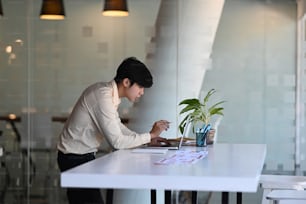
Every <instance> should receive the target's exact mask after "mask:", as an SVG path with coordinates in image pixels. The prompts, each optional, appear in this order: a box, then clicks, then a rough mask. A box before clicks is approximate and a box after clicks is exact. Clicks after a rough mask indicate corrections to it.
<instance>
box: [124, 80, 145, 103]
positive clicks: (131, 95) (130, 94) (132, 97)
mask: <svg viewBox="0 0 306 204" xmlns="http://www.w3.org/2000/svg"><path fill="white" fill-rule="evenodd" d="M143 94H144V87H142V86H140V85H138V84H137V83H134V84H133V85H132V86H129V87H127V88H126V97H127V98H128V99H129V101H131V102H136V101H138V99H139V98H140V97H141V96H142V95H143Z"/></svg>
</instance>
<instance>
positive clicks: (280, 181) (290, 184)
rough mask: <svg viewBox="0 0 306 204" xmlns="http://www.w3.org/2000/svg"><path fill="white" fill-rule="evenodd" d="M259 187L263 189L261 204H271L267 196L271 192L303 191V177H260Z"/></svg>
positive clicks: (304, 185)
mask: <svg viewBox="0 0 306 204" xmlns="http://www.w3.org/2000/svg"><path fill="white" fill-rule="evenodd" d="M259 183H260V187H261V188H263V196H262V201H261V203H262V204H269V203H271V202H270V201H269V200H267V198H266V197H267V195H268V194H269V193H270V192H271V191H272V190H304V188H305V187H306V177H305V176H294V175H292V176H287V175H261V177H260V181H259Z"/></svg>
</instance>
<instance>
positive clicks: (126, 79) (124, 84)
mask: <svg viewBox="0 0 306 204" xmlns="http://www.w3.org/2000/svg"><path fill="white" fill-rule="evenodd" d="M122 84H123V86H124V87H130V85H131V82H130V80H129V79H128V78H124V79H123V80H122Z"/></svg>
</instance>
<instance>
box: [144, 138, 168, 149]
mask: <svg viewBox="0 0 306 204" xmlns="http://www.w3.org/2000/svg"><path fill="white" fill-rule="evenodd" d="M169 145H170V142H169V141H168V140H167V139H165V138H162V137H155V138H153V139H151V142H150V144H149V146H152V147H161V146H169Z"/></svg>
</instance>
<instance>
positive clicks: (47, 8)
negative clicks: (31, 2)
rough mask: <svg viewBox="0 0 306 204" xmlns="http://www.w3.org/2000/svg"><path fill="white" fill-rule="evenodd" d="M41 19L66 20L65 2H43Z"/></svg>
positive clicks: (50, 0) (45, 0) (61, 0)
mask: <svg viewBox="0 0 306 204" xmlns="http://www.w3.org/2000/svg"><path fill="white" fill-rule="evenodd" d="M40 18H41V19H46V20H62V19H64V18H65V8H64V2H63V0H43V3H42V7H41V11H40Z"/></svg>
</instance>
